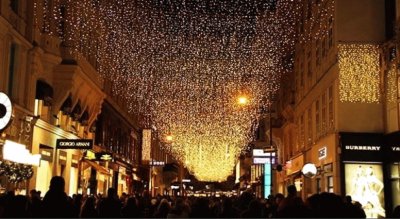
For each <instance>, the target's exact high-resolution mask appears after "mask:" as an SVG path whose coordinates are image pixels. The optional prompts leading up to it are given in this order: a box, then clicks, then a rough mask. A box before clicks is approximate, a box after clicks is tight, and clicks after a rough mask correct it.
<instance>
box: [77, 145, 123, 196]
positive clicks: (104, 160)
mask: <svg viewBox="0 0 400 219" xmlns="http://www.w3.org/2000/svg"><path fill="white" fill-rule="evenodd" d="M96 151H98V152H96ZM111 159H112V156H111V153H107V152H102V151H101V149H100V147H98V146H94V148H93V150H87V151H86V152H85V153H84V156H83V158H82V160H81V162H80V164H81V166H80V169H79V172H80V185H79V186H80V190H81V192H82V194H92V195H94V194H102V195H106V194H107V189H108V188H110V187H112V185H113V182H114V181H115V180H114V179H113V175H115V174H118V171H117V169H116V167H115V165H114V164H113V163H111V162H110V160H111Z"/></svg>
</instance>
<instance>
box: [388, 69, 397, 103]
mask: <svg viewBox="0 0 400 219" xmlns="http://www.w3.org/2000/svg"><path fill="white" fill-rule="evenodd" d="M396 81H397V70H396V65H395V64H392V65H390V69H389V72H388V73H387V79H386V101H387V103H388V104H396V102H397V82H396Z"/></svg>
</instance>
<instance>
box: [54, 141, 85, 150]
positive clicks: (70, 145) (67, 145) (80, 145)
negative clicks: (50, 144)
mask: <svg viewBox="0 0 400 219" xmlns="http://www.w3.org/2000/svg"><path fill="white" fill-rule="evenodd" d="M92 147H93V140H91V139H57V143H56V148H57V149H92Z"/></svg>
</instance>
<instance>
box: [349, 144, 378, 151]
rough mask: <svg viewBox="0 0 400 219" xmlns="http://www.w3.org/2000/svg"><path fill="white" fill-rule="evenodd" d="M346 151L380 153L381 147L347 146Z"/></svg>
mask: <svg viewBox="0 0 400 219" xmlns="http://www.w3.org/2000/svg"><path fill="white" fill-rule="evenodd" d="M345 149H346V150H353V151H379V150H380V149H381V146H367V145H346V146H345Z"/></svg>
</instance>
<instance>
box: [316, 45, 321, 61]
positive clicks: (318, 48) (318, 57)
mask: <svg viewBox="0 0 400 219" xmlns="http://www.w3.org/2000/svg"><path fill="white" fill-rule="evenodd" d="M320 51H321V50H320V40H317V41H316V42H315V64H316V65H317V66H319V65H320V64H321V53H320Z"/></svg>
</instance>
